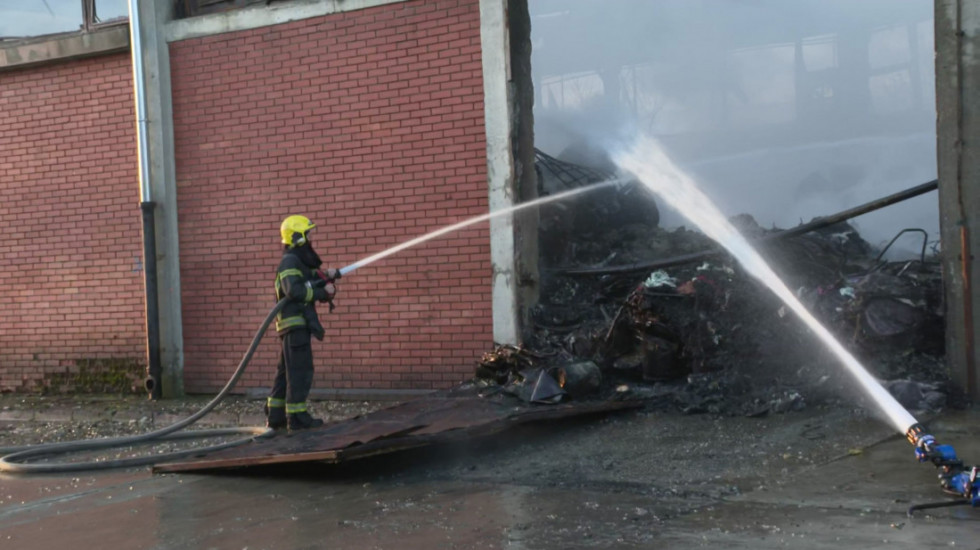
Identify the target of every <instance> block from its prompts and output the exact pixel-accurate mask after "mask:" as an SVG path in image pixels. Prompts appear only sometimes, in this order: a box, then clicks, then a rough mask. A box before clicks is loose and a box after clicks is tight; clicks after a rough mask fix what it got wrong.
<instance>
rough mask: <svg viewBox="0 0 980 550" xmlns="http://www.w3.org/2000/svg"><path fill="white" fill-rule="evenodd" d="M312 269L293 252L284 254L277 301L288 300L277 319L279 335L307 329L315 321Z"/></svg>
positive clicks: (277, 285) (278, 275)
mask: <svg viewBox="0 0 980 550" xmlns="http://www.w3.org/2000/svg"><path fill="white" fill-rule="evenodd" d="M313 275H314V274H313V270H312V269H310V268H309V267H308V266H307V265H306V264H304V263H303V261H302V260H300V259H299V257H298V256H297V255H296V254H293V251H292V250H291V249H288V248H287V249H286V250H284V251H283V254H282V260H280V262H279V269H278V270H277V271H276V301H277V302H278V301H279V300H282V299H283V298H288V299H289V301H288V302H286V305H285V307H283V308H282V311H280V312H279V315H277V316H276V332H278V333H279V334H280V335H282V334H285V333H287V332H289V331H291V330H295V329H297V328H305V327H307V326H308V321H307V319H308V318H310V317H309V316H311V315H312V318H313V319H316V307H315V306H314V302H313V296H314V291H313V283H312V279H313Z"/></svg>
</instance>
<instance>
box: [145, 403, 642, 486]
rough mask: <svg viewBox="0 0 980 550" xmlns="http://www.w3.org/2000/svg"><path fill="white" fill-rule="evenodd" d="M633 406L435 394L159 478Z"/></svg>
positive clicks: (160, 468)
mask: <svg viewBox="0 0 980 550" xmlns="http://www.w3.org/2000/svg"><path fill="white" fill-rule="evenodd" d="M639 406H641V403H639V402H634V401H603V402H571V403H563V404H558V405H532V404H527V403H524V402H522V401H519V400H517V399H514V398H512V397H509V396H503V395H497V396H495V397H479V396H475V395H454V394H452V393H444V394H437V395H436V396H432V397H426V398H424V399H419V400H416V401H410V402H407V403H403V404H400V405H396V406H394V407H389V408H387V409H382V410H380V411H376V412H373V413H371V414H367V415H364V416H360V417H356V418H352V419H349V420H344V421H341V422H336V423H332V424H327V425H325V426H323V427H322V428H317V429H314V430H308V431H303V432H297V433H294V434H291V435H285V434H281V435H277V436H275V437H273V438H270V439H265V440H259V441H255V442H253V443H250V444H247V445H243V446H241V447H234V448H231V449H226V450H223V451H218V452H215V453H211V454H209V455H205V456H202V457H200V458H197V459H194V460H189V461H183V462H175V463H170V464H159V465H157V466H155V467H154V469H153V471H155V472H187V471H199V470H216V469H223V468H243V467H250V466H261V465H267V464H281V463H287V462H311V461H312V462H327V463H338V462H343V461H347V460H354V459H357V458H363V457H366V456H373V455H378V454H384V453H391V452H396V451H401V450H405V449H411V448H415V447H421V446H425V445H432V444H437V443H447V442H450V441H454V440H459V439H465V438H471V437H478V436H486V435H490V434H493V433H497V432H500V431H502V430H505V429H507V428H508V427H510V426H514V425H517V424H523V423H528V422H535V421H541V420H552V419H558V418H568V417H573V416H581V415H587V414H596V413H605V412H611V411H616V410H623V409H629V408H636V407H639Z"/></svg>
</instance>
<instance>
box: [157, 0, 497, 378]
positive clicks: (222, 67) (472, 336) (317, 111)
mask: <svg viewBox="0 0 980 550" xmlns="http://www.w3.org/2000/svg"><path fill="white" fill-rule="evenodd" d="M170 51H171V67H172V74H173V93H174V118H175V138H176V149H177V151H176V156H177V180H178V181H177V186H178V192H177V199H178V205H179V216H180V250H181V259H180V261H181V286H182V291H183V295H182V296H183V320H184V353H185V369H184V373H185V387H186V389H187V390H188V391H190V392H201V391H207V392H211V391H214V390H215V389H217V388H219V387H220V386H221V385H222V384H223V383H224V382H225V380H227V378H228V377H229V375H230V374H231V373H232V371H233V370H234V368H235V366H236V365H237V364H238V361H239V360H240V359H241V356H242V354H243V353H244V351H245V349H246V347H247V345H248V343H249V341H250V339H251V337H252V335H253V334H254V332H255V330H256V328H257V327H258V325H259V323H260V322H261V320H262V319H263V318H264V316H265V314H266V313H267V312H268V310H269V308H271V306H272V305H273V303H274V299H273V279H274V273H275V268H276V265H277V264H278V261H279V257H280V245H279V234H278V228H279V222H280V221H281V220H282V218H283V217H285V216H287V215H290V214H303V215H306V216H308V217H310V218H311V219H313V220H314V221H315V222H316V223H317V224H318V225H319V228H318V229H317V230H315V231H314V234H313V238H314V244H315V246H316V248H317V249H318V251H319V252H320V254H321V256H323V257H324V259H325V260H326V262H327V264H328V265H329V266H334V267H341V266H344V265H348V264H351V263H353V262H355V261H356V260H359V259H362V258H364V257H366V256H368V255H371V254H373V253H375V252H379V251H381V250H383V249H385V248H387V247H389V246H392V245H395V244H398V243H401V242H403V241H405V240H407V239H409V238H412V237H415V236H418V235H421V234H423V233H426V232H429V231H431V230H434V229H437V228H439V227H442V226H444V225H446V224H449V223H454V222H456V221H459V220H462V219H465V218H468V217H470V216H473V215H478V214H482V213H485V212H486V211H487V195H488V191H487V174H486V142H485V137H484V127H483V85H482V74H481V73H482V70H481V61H480V21H479V2H478V1H477V0H434V1H433V0H427V1H422V0H419V1H414V2H406V3H398V4H391V5H388V6H382V7H377V8H371V9H366V10H360V11H354V12H349V13H343V14H336V15H330V16H325V17H321V18H315V19H308V20H303V21H297V22H291V23H286V24H281V25H277V26H273V27H265V28H259V29H254V30H248V31H241V32H235V33H228V34H220V35H215V36H210V37H205V38H199V39H190V40H185V41H181V42H177V43H173V44H171V50H170ZM491 275H492V273H491V266H490V250H489V233H488V227H487V224H486V223H483V224H480V225H477V226H475V227H474V228H473V229H469V230H465V231H461V232H458V233H455V234H453V235H449V236H447V237H444V238H442V239H439V240H437V241H434V242H432V243H431V244H427V245H423V246H419V247H417V248H414V249H410V250H407V251H405V252H402V253H400V254H397V255H395V256H392V257H390V258H388V259H385V260H382V261H379V262H377V263H374V264H371V265H369V266H366V267H364V268H361V269H359V270H357V271H355V272H353V273H351V274H350V275H349V276H348V277H347V278H345V279H344V280H342V281H341V282H340V284H339V285H338V286H339V293H338V297H337V305H338V308H337V311H336V312H335V313H334V314H327V313H326V311H325V310H326V308H325V307H321V308H320V309H321V317H322V318H323V320H324V324H325V325H326V327H327V332H328V335H327V339H326V340H325V341H324V342H323V343H317V344H315V346H314V354H315V362H316V367H317V375H316V382H315V384H314V387H315V388H437V387H447V386H451V385H453V384H455V383H457V382H459V381H461V380H463V379H465V378H467V377H469V376H471V375H472V371H473V367H474V365H475V360H476V359H478V358H479V356H480V354H481V353H483V352H484V351H487V350H488V349H490V347H491V345H492V320H491V300H490V293H491V283H492V278H491ZM277 343H278V340H277V339H276V338H275V337H274V336H272V335H271V334H270V335H269V336H267V337H266V339H265V340H264V342H263V344H262V346H261V348H260V350H259V353H258V354H257V355H256V357H255V360H254V361H253V366H252V368H251V369H250V370H249V371H248V372H247V373H246V375H245V377H244V378H243V380H242V382H241V386H240V387H262V386H267V385H268V384H269V381H270V380H271V377H272V374H273V372H274V368H275V363H276V354H277V349H278V348H277Z"/></svg>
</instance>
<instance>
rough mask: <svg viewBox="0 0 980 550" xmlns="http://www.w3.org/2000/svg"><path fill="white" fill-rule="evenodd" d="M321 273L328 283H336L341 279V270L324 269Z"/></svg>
mask: <svg viewBox="0 0 980 550" xmlns="http://www.w3.org/2000/svg"><path fill="white" fill-rule="evenodd" d="M321 273H322V274H323V278H324V279H326V280H328V281H336V280H337V279H339V278H340V270H339V269H324V270H323V271H322V272H321Z"/></svg>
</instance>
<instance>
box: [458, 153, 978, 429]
mask: <svg viewBox="0 0 980 550" xmlns="http://www.w3.org/2000/svg"><path fill="white" fill-rule="evenodd" d="M537 161H538V162H537V169H538V179H539V185H540V186H541V188H540V189H539V191H540V192H541V194H547V193H549V192H555V191H556V190H560V189H563V188H568V187H573V186H577V185H584V184H587V183H591V182H595V181H601V180H604V179H607V178H608V177H609V176H610V174H609V173H604V172H602V171H599V170H592V169H588V168H585V167H581V166H576V165H573V164H569V163H564V162H561V161H558V160H556V159H554V158H552V157H548V156H547V155H544V154H543V153H539V154H538V158H537ZM732 221H733V222H734V223H735V225H736V227H738V228H739V230H740V231H741V232H742V233H743V234H744V235H746V236H747V237H748V238H749V239H750V240H752V241H754V242H756V243H758V248H759V250H760V252H762V253H763V255H764V256H765V257H766V258H767V260H768V261H769V262H770V264H771V265H772V266H773V267H774V269H775V270H776V271H777V273H779V274H780V276H781V277H782V278H783V280H784V282H786V284H787V285H788V286H789V287H790V288H791V289H795V290H796V292H797V295H798V296H799V297H800V298H801V299H802V301H803V303H804V304H805V305H806V306H807V307H808V308H809V309H810V310H811V311H812V312H813V313H814V314H815V315H816V316H817V318H818V319H820V321H821V322H822V323H823V324H824V325H825V326H827V327H828V328H829V329H830V330H831V331H832V332H834V333H835V335H836V336H837V337H838V339H839V340H840V341H841V342H842V343H843V344H844V345H845V347H847V348H848V349H849V350H850V351H851V352H852V353H853V354H854V355H855V356H856V357H857V358H858V359H859V360H860V361H861V362H862V364H864V365H865V366H866V367H867V368H868V369H869V370H870V371H871V372H872V374H874V375H875V376H877V377H878V378H879V380H881V381H882V383H883V384H884V385H885V387H886V388H888V390H889V391H890V392H891V393H892V394H893V395H895V397H896V398H897V399H898V400H899V401H900V402H901V403H902V404H903V405H905V406H906V407H908V408H909V409H911V410H914V411H937V410H940V409H942V408H944V407H948V406H957V405H959V404H960V401H961V398H960V397H959V396H957V395H956V394H955V392H954V391H953V389H952V387H951V386H950V384H949V383H948V382H949V373H948V369H947V367H946V364H945V360H944V335H943V330H944V329H943V327H944V318H943V315H944V305H943V289H942V276H941V272H940V264H939V261H938V258H937V257H936V255H935V251H931V252H930V251H928V250H927V247H926V245H925V241H924V240H923V243H922V250H921V254H919V255H918V257H916V258H914V259H911V260H905V261H886V260H884V259H883V258H884V256H885V254H884V253H885V252H886V251H887V249H888V246H886V247H884V248H883V249H882V250H876V249H874V247H872V246H871V245H870V244H869V243H868V242H866V241H865V240H864V239H862V238H861V236H860V235H859V234H858V232H857V231H856V230H855V228H854V227H852V226H851V225H849V224H847V223H846V222H843V221H841V222H837V223H832V224H830V225H826V226H822V227H819V228H817V229H815V230H813V231H809V232H805V233H802V234H798V235H792V236H787V235H789V234H788V233H786V232H781V231H780V230H777V229H764V228H762V227H760V226H759V225H758V224H757V223H756V222H755V221H754V220H753V218H752V217H751V216H749V215H740V216H737V217H735V218H733V220H732ZM658 222H659V220H658V214H657V209H656V204H655V202H654V200H653V198H652V197H650V196H649V195H648V194H645V193H643V192H642V190H641V189H639V188H638V186H633V185H624V186H622V187H620V188H618V189H616V190H615V191H613V192H610V193H606V194H605V195H603V196H601V197H599V198H597V197H596V196H591V197H590V195H589V194H586V195H583V196H582V198H577V199H575V200H573V201H565V202H563V203H552V205H549V207H548V208H543V209H542V210H541V211H540V239H539V242H540V250H541V257H540V260H541V286H540V297H539V303H538V305H537V306H536V307H535V308H534V310H533V312H532V321H531V325H532V326H531V330H530V334H529V336H528V338H527V339H526V340H525V342H524V344H523V345H522V346H520V347H509V346H504V347H499V348H497V349H496V350H494V351H493V352H491V353H487V354H485V355H484V356H483V357H482V359H481V360H480V361H479V363H478V365H477V368H476V377H475V379H474V383H475V384H476V385H477V386H478V387H481V388H484V389H483V390H482V391H484V393H486V392H493V393H496V392H505V393H509V394H512V395H514V396H516V397H518V398H520V399H522V400H524V401H528V402H534V403H556V402H560V401H566V400H595V399H604V400H608V399H644V400H646V402H647V404H648V407H651V408H664V409H676V410H680V411H683V412H686V413H713V414H727V415H764V414H769V413H781V412H787V411H791V410H800V409H803V408H805V407H807V406H808V405H811V404H814V403H836V402H841V403H854V404H857V403H858V402H859V400H860V399H861V397H860V396H859V395H857V394H856V392H854V391H853V390H852V389H851V388H852V387H853V384H852V383H851V380H850V377H849V375H848V374H847V373H846V372H845V371H844V369H843V368H842V367H841V366H840V365H839V364H837V359H836V358H835V357H833V356H832V355H831V354H830V352H829V351H826V350H825V349H824V348H823V346H822V344H821V343H820V342H819V341H818V340H817V338H816V337H815V336H814V335H813V334H812V333H811V332H810V331H809V329H808V328H807V327H806V326H805V325H804V324H803V323H802V322H801V321H799V320H798V319H797V318H796V316H795V314H793V313H792V312H791V311H789V310H788V308H786V307H784V306H783V304H782V302H780V301H779V299H778V298H776V297H775V296H774V295H773V294H772V293H771V292H770V291H769V290H768V289H767V288H766V287H764V286H763V285H762V284H761V283H759V282H757V281H756V280H755V279H753V278H752V277H751V276H750V275H748V274H747V273H745V272H744V271H743V270H742V268H741V266H740V265H739V264H738V263H737V262H736V261H735V260H734V259H733V258H732V257H731V256H729V255H727V254H726V253H724V252H722V251H720V250H719V249H718V247H717V246H716V245H715V244H714V243H713V242H712V241H710V239H708V238H707V237H705V236H704V235H703V234H701V233H700V232H698V231H692V230H688V229H685V228H683V227H681V228H678V229H674V230H667V229H664V228H661V227H659V226H658ZM909 233H912V235H909ZM920 233H921V237H922V238H923V239H925V234H924V232H921V230H905V231H903V232H902V233H901V234H903V235H905V237H904V238H903V241H904V240H905V239H910V240H911V239H912V238H913V237H915V236H918V235H919V234H920ZM784 236H785V237H786V238H782V237H784ZM896 237H897V236H896ZM892 242H895V241H894V240H893V241H892ZM890 244H891V243H889V246H890Z"/></svg>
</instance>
